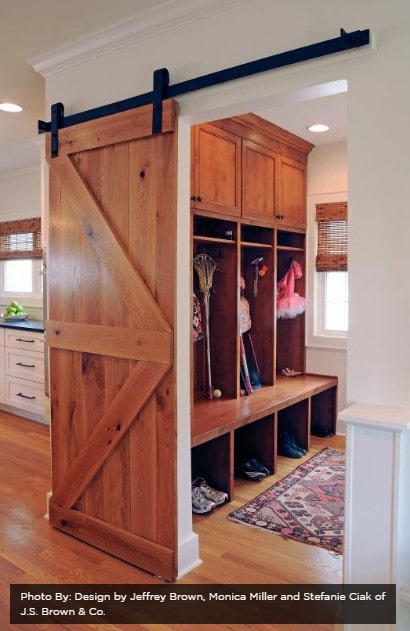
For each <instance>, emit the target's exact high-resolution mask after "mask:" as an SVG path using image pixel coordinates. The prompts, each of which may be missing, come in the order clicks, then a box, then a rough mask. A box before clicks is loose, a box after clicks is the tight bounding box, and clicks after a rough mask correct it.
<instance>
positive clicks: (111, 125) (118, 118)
mask: <svg viewBox="0 0 410 631" xmlns="http://www.w3.org/2000/svg"><path fill="white" fill-rule="evenodd" d="M176 108H177V104H176V103H175V101H169V100H168V101H164V103H163V110H162V130H163V133H166V132H170V131H174V127H175V114H176ZM151 135H152V105H145V106H143V107H139V108H138V109H133V110H129V111H127V112H121V113H119V114H113V115H110V116H105V117H104V118H97V119H95V120H92V121H88V122H86V123H82V124H81V125H75V126H72V127H67V128H65V129H60V130H59V133H58V145H59V146H58V151H59V154H60V155H65V154H70V153H77V152H79V151H84V150H89V149H96V148H98V147H104V146H106V145H114V144H118V143H123V142H124V143H125V142H128V141H130V140H133V139H135V138H143V137H146V136H151ZM48 136H49V134H48ZM46 151H47V155H50V145H49V142H48V143H47V148H46Z"/></svg>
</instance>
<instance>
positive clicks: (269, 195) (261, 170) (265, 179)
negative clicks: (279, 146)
mask: <svg viewBox="0 0 410 631" xmlns="http://www.w3.org/2000/svg"><path fill="white" fill-rule="evenodd" d="M278 161H279V156H278V154H276V153H274V152H273V151H271V150H270V149H267V148H266V147H261V146H260V145H257V144H255V143H254V142H250V141H249V140H243V141H242V217H244V218H245V219H257V220H259V221H268V222H270V223H272V222H273V221H275V215H276V208H277V171H278Z"/></svg>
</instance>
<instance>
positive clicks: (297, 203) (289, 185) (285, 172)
mask: <svg viewBox="0 0 410 631" xmlns="http://www.w3.org/2000/svg"><path fill="white" fill-rule="evenodd" d="M278 220H279V223H280V224H283V225H286V226H290V227H292V228H303V229H305V228H306V167H305V165H303V164H301V163H300V162H297V160H292V159H291V158H287V157H284V156H282V158H281V166H280V192H279V212H278Z"/></svg>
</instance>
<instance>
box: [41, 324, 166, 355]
mask: <svg viewBox="0 0 410 631" xmlns="http://www.w3.org/2000/svg"><path fill="white" fill-rule="evenodd" d="M46 336H47V344H48V346H50V348H64V349H66V350H72V351H80V350H82V351H83V352H85V353H94V354H97V355H107V354H108V353H109V354H110V355H111V356H113V357H122V358H126V359H135V360H143V361H146V362H155V363H159V364H167V365H169V364H171V362H172V361H173V344H172V342H173V336H172V333H170V332H168V331H144V330H141V329H130V328H128V327H127V328H125V327H120V326H103V325H96V324H82V323H76V322H56V321H55V320H48V321H47V323H46Z"/></svg>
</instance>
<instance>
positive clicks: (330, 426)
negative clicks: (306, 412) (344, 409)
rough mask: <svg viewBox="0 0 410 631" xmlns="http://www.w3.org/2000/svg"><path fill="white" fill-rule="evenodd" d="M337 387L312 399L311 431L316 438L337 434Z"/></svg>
mask: <svg viewBox="0 0 410 631" xmlns="http://www.w3.org/2000/svg"><path fill="white" fill-rule="evenodd" d="M336 410H337V387H336V386H335V387H333V388H329V390H324V391H323V392H319V393H318V394H315V395H314V396H313V397H312V399H311V423H310V431H311V433H312V434H314V435H315V436H330V435H331V434H335V433H336Z"/></svg>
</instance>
